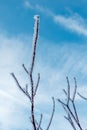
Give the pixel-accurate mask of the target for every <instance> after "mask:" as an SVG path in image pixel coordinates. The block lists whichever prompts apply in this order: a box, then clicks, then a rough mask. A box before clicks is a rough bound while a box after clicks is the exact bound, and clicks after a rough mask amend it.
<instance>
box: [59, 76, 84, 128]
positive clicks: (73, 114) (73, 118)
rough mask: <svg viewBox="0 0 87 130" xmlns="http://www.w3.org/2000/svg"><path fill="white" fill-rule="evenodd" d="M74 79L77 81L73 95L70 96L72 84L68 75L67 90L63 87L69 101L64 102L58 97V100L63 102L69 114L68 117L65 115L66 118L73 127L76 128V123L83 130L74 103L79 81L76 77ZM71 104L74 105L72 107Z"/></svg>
mask: <svg viewBox="0 0 87 130" xmlns="http://www.w3.org/2000/svg"><path fill="white" fill-rule="evenodd" d="M74 81H75V89H74V93H73V97H72V98H70V84H69V79H68V77H67V84H68V88H67V92H66V90H64V89H63V91H64V93H65V95H66V97H67V98H68V99H67V102H66V103H64V102H63V101H61V100H60V99H58V102H59V103H61V105H62V106H63V108H64V110H65V112H66V114H67V117H66V116H65V118H66V119H67V120H68V121H69V123H70V124H71V126H72V127H73V129H74V130H76V126H75V124H76V125H77V126H78V128H79V130H82V127H81V125H80V122H79V118H78V114H77V110H76V106H75V103H74V100H75V96H76V91H77V83H76V79H75V78H74ZM69 102H70V103H69ZM71 105H72V107H71ZM72 109H73V110H72ZM74 122H75V124H74Z"/></svg>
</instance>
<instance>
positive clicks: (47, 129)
mask: <svg viewBox="0 0 87 130" xmlns="http://www.w3.org/2000/svg"><path fill="white" fill-rule="evenodd" d="M52 100H53V111H52V115H51V118H50V121H49V124H48V126H47V128H46V130H49V127H50V125H51V123H52V120H53V116H54V112H55V100H54V97H52Z"/></svg>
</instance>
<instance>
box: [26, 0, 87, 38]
mask: <svg viewBox="0 0 87 130" xmlns="http://www.w3.org/2000/svg"><path fill="white" fill-rule="evenodd" d="M28 2H29V1H25V5H26V7H28V4H29V8H30V7H32V9H34V10H39V11H40V12H42V13H44V14H45V15H46V16H49V17H51V18H52V20H53V21H54V22H55V23H57V24H60V25H61V26H63V27H64V28H65V29H67V30H69V31H71V32H75V33H77V34H80V35H83V36H87V20H86V19H84V18H83V17H82V16H80V15H79V14H78V13H72V15H68V16H65V15H61V14H58V15H56V14H55V13H54V12H52V11H51V10H49V9H48V8H43V7H42V6H40V5H38V4H36V5H31V4H30V3H28Z"/></svg>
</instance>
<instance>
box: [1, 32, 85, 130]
mask: <svg viewBox="0 0 87 130" xmlns="http://www.w3.org/2000/svg"><path fill="white" fill-rule="evenodd" d="M30 39H31V38H29V39H28V40H26V38H24V39H23V36H22V37H20V36H18V37H8V36H6V35H4V34H3V35H0V43H1V44H0V50H1V51H0V58H1V63H0V74H1V75H0V99H1V100H0V103H1V107H0V115H1V116H0V123H1V126H2V127H4V128H3V130H11V129H12V128H13V127H14V128H15V127H16V128H17V129H18V128H21V127H23V128H24V129H25V128H26V126H28V123H29V120H27V119H26V114H24V113H26V112H25V110H26V109H28V108H29V107H28V106H27V105H25V104H26V103H27V99H26V98H25V96H23V95H22V94H21V92H20V91H19V89H18V88H17V87H16V84H15V82H14V80H13V79H12V77H11V76H10V74H9V73H10V72H12V71H14V72H15V74H16V75H17V77H18V79H19V81H20V82H21V84H22V86H23V87H24V86H25V84H26V81H27V79H26V75H25V73H24V71H22V70H23V69H22V67H21V64H22V63H23V61H24V63H26V65H28V64H29V61H30V56H31V53H30V52H31V48H32V41H31V40H30ZM27 43H28V44H27ZM30 43H31V44H30ZM40 43H41V44H38V45H39V46H40V48H38V49H40V50H38V53H37V58H38V60H36V65H35V75H34V78H35V80H36V78H37V73H38V72H40V74H41V82H40V86H39V89H38V94H37V96H36V102H35V105H36V108H37V109H36V114H37V115H38V113H39V114H40V113H41V112H43V113H44V114H46V112H47V111H48V109H49V111H51V106H52V100H51V97H52V96H55V98H61V99H63V98H64V96H63V93H62V89H63V88H65V87H66V85H67V84H66V80H65V77H66V75H69V77H70V78H71V77H74V76H76V77H78V75H79V74H81V76H79V79H78V82H79V83H80V82H81V83H83V89H82V88H81V89H80V88H79V89H78V91H79V92H81V91H83V92H84V93H83V94H85V95H86V91H84V90H85V89H86V87H85V83H84V82H83V81H82V78H83V77H87V71H86V69H87V67H86V66H87V60H86V59H87V56H86V51H87V45H86V44H84V45H83V46H82V45H81V46H80V45H78V44H73V43H69V44H68V43H61V44H55V43H51V45H50V43H49V42H46V41H43V40H42V41H40ZM49 45H50V46H49ZM78 48H79V49H78ZM28 56H29V57H28ZM42 57H43V58H42ZM84 68H85V69H84ZM85 79H86V78H85ZM70 82H71V86H73V85H74V81H73V79H72V80H70ZM72 90H73V88H72ZM48 92H49V93H48ZM77 100H78V101H81V99H80V98H78V97H77ZM5 101H6V102H7V103H5ZM28 105H29V104H28ZM16 106H17V107H16ZM5 108H6V109H5ZM38 108H39V109H38ZM58 109H59V108H58ZM11 110H12V111H11ZM40 110H41V111H40ZM17 113H19V114H17ZM47 113H48V115H47V116H48V117H49V115H50V113H49V112H47ZM60 113H61V110H60ZM57 115H59V113H57ZM22 117H24V118H23V119H22ZM46 118H47V117H46ZM54 118H55V117H54ZM47 119H48V118H47ZM47 119H46V120H47ZM13 120H15V123H14V122H13ZM20 120H21V122H26V123H27V124H26V123H21V122H20ZM16 121H17V122H16ZM57 121H58V122H60V123H61V121H60V119H57ZM57 121H56V122H57ZM16 123H17V124H16ZM22 124H24V125H23V126H22ZM29 125H30V124H29ZM56 127H57V129H58V128H61V126H56ZM61 129H63V128H61Z"/></svg>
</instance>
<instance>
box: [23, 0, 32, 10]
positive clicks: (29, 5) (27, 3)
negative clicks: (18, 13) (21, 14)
mask: <svg viewBox="0 0 87 130" xmlns="http://www.w3.org/2000/svg"><path fill="white" fill-rule="evenodd" d="M24 7H25V8H27V9H34V7H33V6H32V5H31V3H30V2H29V1H28V0H25V1H24Z"/></svg>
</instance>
